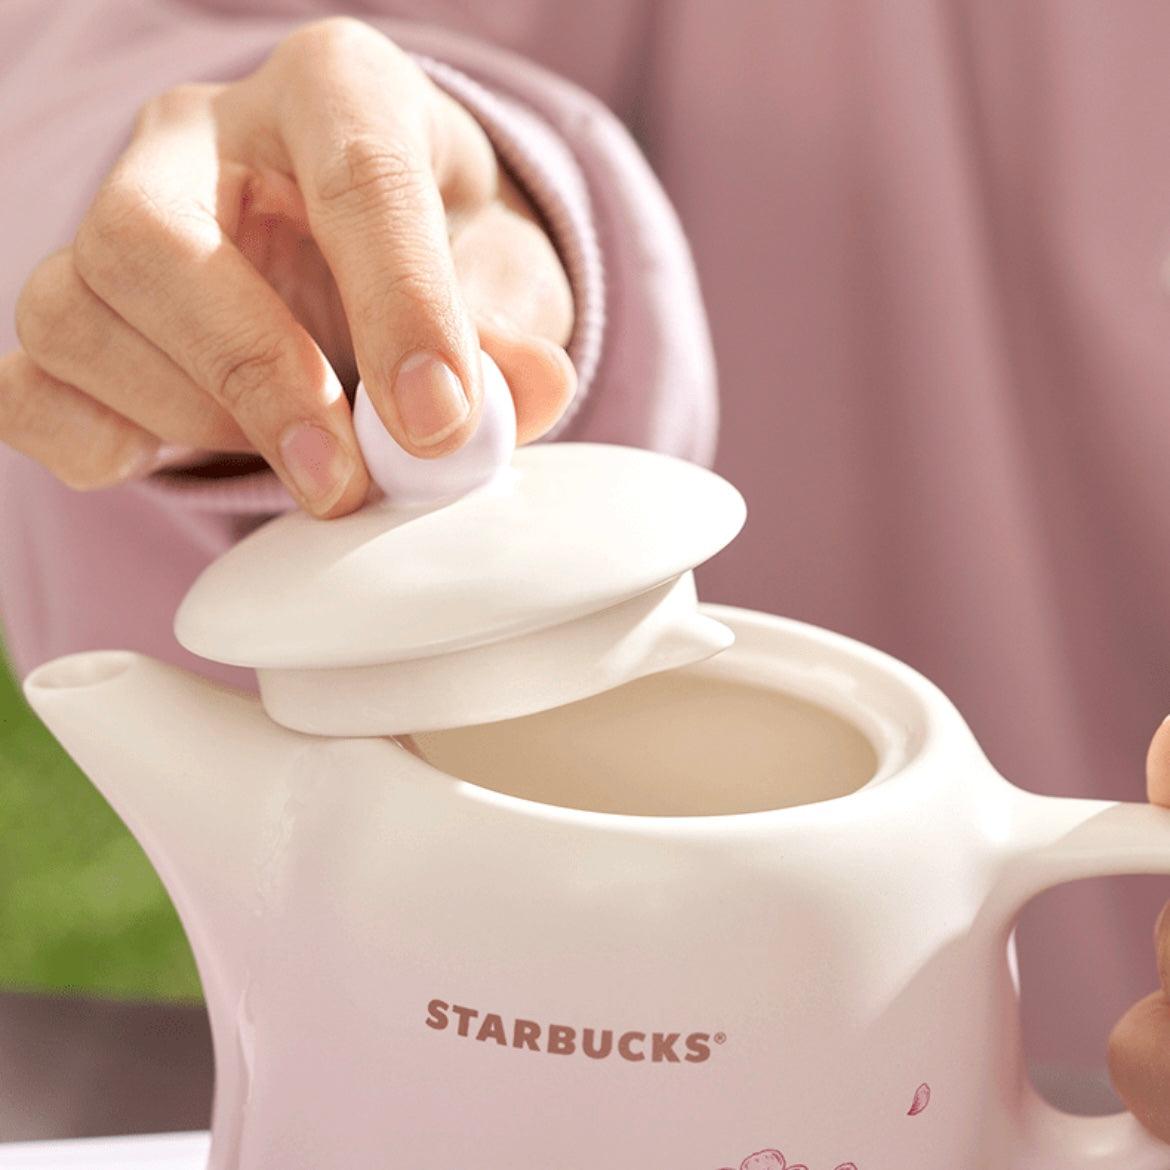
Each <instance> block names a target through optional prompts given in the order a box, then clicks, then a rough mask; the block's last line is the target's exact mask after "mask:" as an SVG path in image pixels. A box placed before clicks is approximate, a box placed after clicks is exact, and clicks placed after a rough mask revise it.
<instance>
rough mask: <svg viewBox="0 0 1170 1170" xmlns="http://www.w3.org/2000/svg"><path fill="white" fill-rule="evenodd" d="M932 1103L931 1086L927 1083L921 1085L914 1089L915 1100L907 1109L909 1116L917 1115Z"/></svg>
mask: <svg viewBox="0 0 1170 1170" xmlns="http://www.w3.org/2000/svg"><path fill="white" fill-rule="evenodd" d="M929 1104H930V1086H929V1085H927V1084H922V1085H919V1086H918V1088H917V1089H915V1090H914V1100H913V1101H912V1102H911V1104H910V1108H909V1109H907V1110H906V1116H907V1117H917V1116H918V1114H920V1113H921V1112H922V1111H923V1109H925V1108H926V1107H927V1105H929Z"/></svg>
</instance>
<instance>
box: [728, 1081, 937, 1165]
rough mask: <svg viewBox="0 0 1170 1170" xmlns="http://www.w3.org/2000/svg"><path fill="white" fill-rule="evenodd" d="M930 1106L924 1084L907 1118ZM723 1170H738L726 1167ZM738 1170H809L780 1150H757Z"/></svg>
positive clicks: (918, 1090) (916, 1093) (928, 1094)
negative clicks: (792, 1160) (791, 1160)
mask: <svg viewBox="0 0 1170 1170" xmlns="http://www.w3.org/2000/svg"><path fill="white" fill-rule="evenodd" d="M929 1104H930V1086H929V1085H928V1084H926V1083H925V1082H923V1083H922V1084H921V1085H919V1086H918V1088H917V1089H915V1090H914V1101H913V1102H912V1103H911V1105H910V1108H909V1109H908V1110H907V1111H906V1116H907V1117H917V1116H918V1114H919V1113H921V1112H922V1111H923V1110H924V1109H925V1108H926V1107H927V1105H929ZM723 1170H737V1168H736V1167H735V1166H724V1167H723ZM738 1170H808V1167H807V1166H806V1165H805V1164H804V1163H803V1162H787V1161H785V1159H784V1155H783V1154H782V1153H780V1151H779V1150H757V1151H756V1152H755V1153H754V1154H748V1156H747V1157H746V1158H744V1160H743V1161H742V1162H740V1164H739V1167H738ZM833 1170H857V1163H856V1162H841V1163H840V1164H839V1165H837V1166H835V1167H834V1168H833Z"/></svg>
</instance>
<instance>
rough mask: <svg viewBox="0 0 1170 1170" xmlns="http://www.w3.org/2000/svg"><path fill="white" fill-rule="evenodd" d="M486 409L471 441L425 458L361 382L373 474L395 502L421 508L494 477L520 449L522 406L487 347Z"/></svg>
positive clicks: (360, 417)
mask: <svg viewBox="0 0 1170 1170" xmlns="http://www.w3.org/2000/svg"><path fill="white" fill-rule="evenodd" d="M480 360H481V362H482V369H483V409H482V411H481V413H480V419H479V425H478V426H477V427H476V430H475V433H474V434H473V435H472V436H471V438H470V439H468V440H467V442H466V443H465V444H464V445H463V446H462V447H460V448H459V450H458V451H453V452H451V454H449V455H441V456H439V457H438V458H437V459H419V458H418V457H417V456H415V455H411V454H410V453H409V452H407V451H404V450H403V449H402V448H401V447H400V446H399V445H398V443H397V442H396V441H395V440H394V437H393V436H392V435H391V434H390V432H389V431H388V430H386V427H385V425H384V424H383V422H382V420H381V419H380V418H379V417H378V413H377V411H376V410H374V405H373V403H372V402H371V401H370V396H369V395H368V394H367V393H366V389H365V387H364V386H363V385H361V383H359V384H358V388H357V395H356V396H355V398H354V403H353V425H354V430H355V432H356V434H357V440H358V446H359V447H360V449H361V452H362V458H363V459H364V460H365V463H366V467H367V468H368V470H369V473H370V478H371V479H372V480H373V481H374V483H375V484H377V486H378V487H379V488H380V489H381V490H382V491H383V492H384V493H385V495H386V497H387V498H388V499H389V500H390V501H391V502H393V503H395V504H404V505H408V506H417V505H422V504H434V503H441V502H442V501H444V500H453V499H457V498H458V497H459V496H464V495H466V494H467V493H468V492H470V491H472V490H474V489H475V488H477V487H481V486H482V485H483V484H485V483H487V482H488V481H489V480H490V479H492V478H493V477H494V476H495V475H496V474H497V473H498V472H499V471H500V470H501V468H503V467H505V466H507V464H508V462H509V461H510V460H511V458H512V452H513V451H514V450H515V449H516V407H515V404H514V403H513V402H512V392H511V391H510V390H509V389H508V384H507V382H505V381H504V375H503V374H502V373H501V372H500V368H499V366H497V365H496V363H495V362H494V361H492V359H491V358H490V357H489V356H488V355H487V354H486V353H484V352H483V351H481V352H480Z"/></svg>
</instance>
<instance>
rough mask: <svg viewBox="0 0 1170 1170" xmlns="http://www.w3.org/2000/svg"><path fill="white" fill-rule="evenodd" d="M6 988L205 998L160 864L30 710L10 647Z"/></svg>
mask: <svg viewBox="0 0 1170 1170" xmlns="http://www.w3.org/2000/svg"><path fill="white" fill-rule="evenodd" d="M0 988H9V989H20V990H28V989H34V990H49V989H51V990H54V991H61V990H68V991H84V992H86V993H91V994H94V993H96V994H104V995H111V996H117V997H119V998H130V999H178V1000H197V999H199V998H200V988H199V978H198V976H197V974H196V971H195V965H194V962H193V960H192V958H191V952H190V950H189V948H188V946H187V942H186V939H185V938H184V936H183V932H182V928H181V927H180V925H179V920H178V918H177V917H176V915H175V911H174V909H173V907H172V906H171V904H170V901H169V899H168V898H167V896H166V893H165V892H164V891H163V888H162V885H161V884H160V883H159V880H158V878H157V877H156V876H155V874H154V871H153V869H151V867H150V863H149V862H148V861H147V860H146V857H145V856H144V855H143V853H142V851H141V849H139V848H138V845H137V844H136V843H135V841H134V839H133V838H132V837H131V836H130V834H129V833H128V832H127V830H126V829H125V828H124V827H123V826H122V823H121V821H119V820H118V818H117V816H116V815H115V814H114V812H113V811H112V810H111V809H110V807H109V805H107V804H106V802H105V801H104V800H103V799H102V797H101V796H100V795H99V794H98V792H97V790H96V789H95V788H94V787H93V786H92V785H91V784H90V783H89V781H88V780H86V779H85V777H84V776H83V775H82V774H81V773H80V772H79V771H78V770H77V768H76V767H75V766H74V765H73V763H72V761H71V760H70V759H69V757H68V756H66V755H65V753H64V752H63V751H62V750H61V748H59V747H58V746H57V743H56V741H55V740H54V739H53V738H52V736H51V735H49V733H48V731H46V730H45V728H44V727H43V726H42V725H41V723H40V721H39V720H38V719H37V718H36V716H34V715H33V714H32V712H31V711H30V710H29V708H28V706H27V705H26V704H25V702H24V699H23V696H22V695H21V693H20V690H19V688H18V687H17V685H16V683H15V681H14V679H13V678H12V674H11V672H10V671H9V669H8V668H7V665H6V662H5V660H4V657H3V650H2V648H0Z"/></svg>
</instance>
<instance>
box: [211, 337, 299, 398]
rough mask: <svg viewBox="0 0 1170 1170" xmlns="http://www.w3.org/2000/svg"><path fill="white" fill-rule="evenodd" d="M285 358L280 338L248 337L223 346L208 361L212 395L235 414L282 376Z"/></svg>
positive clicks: (283, 345)
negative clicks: (245, 339)
mask: <svg viewBox="0 0 1170 1170" xmlns="http://www.w3.org/2000/svg"><path fill="white" fill-rule="evenodd" d="M287 362H288V354H287V344H286V342H285V340H284V339H283V338H274V339H263V338H261V339H254V338H252V339H248V340H247V341H242V342H233V343H230V344H228V345H227V346H224V347H222V348H221V349H220V351H219V352H218V353H217V354H216V355H215V356H214V357H212V358H210V359H209V360H208V362H207V366H208V378H207V381H208V385H209V387H210V389H211V393H212V395H213V396H214V397H215V398H216V399H217V400H218V401H219V402H221V403H222V404H223V405H224V406H225V407H226V408H227V410H228V411H229V412H230V413H231V414H233V415H236V414H238V413H241V412H243V411H245V410H246V409H247V407H248V404H249V403H251V402H253V401H255V400H256V399H257V398H258V397H259V396H261V395H263V394H265V393H268V392H269V388H270V387H271V386H272V385H273V384H274V383H277V382H280V381H282V380H283V381H287V377H285V378H283V379H282V372H283V371H284V370H285V368H286V366H287Z"/></svg>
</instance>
